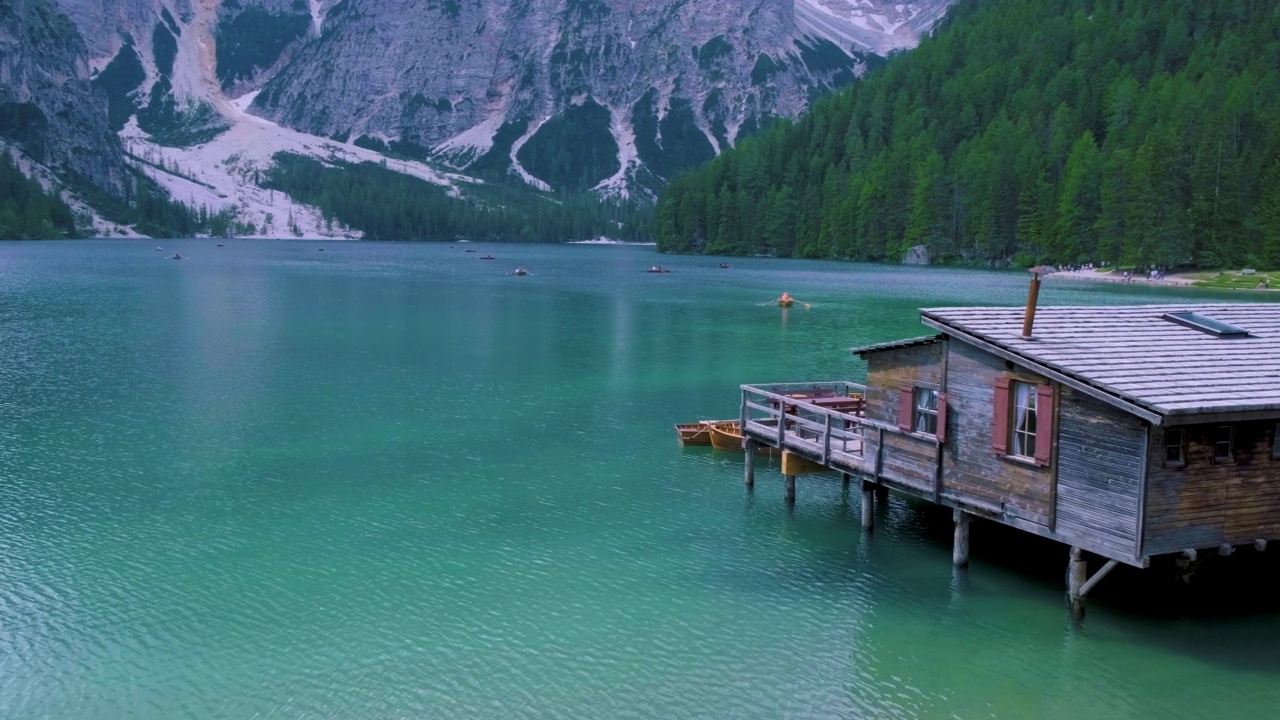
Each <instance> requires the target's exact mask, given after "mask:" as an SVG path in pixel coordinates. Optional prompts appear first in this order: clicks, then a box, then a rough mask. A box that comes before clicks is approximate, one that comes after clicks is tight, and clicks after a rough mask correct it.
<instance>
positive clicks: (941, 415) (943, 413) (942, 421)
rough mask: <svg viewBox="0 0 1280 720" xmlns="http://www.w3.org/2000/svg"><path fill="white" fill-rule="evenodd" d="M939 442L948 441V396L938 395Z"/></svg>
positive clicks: (944, 394) (942, 393) (941, 393)
mask: <svg viewBox="0 0 1280 720" xmlns="http://www.w3.org/2000/svg"><path fill="white" fill-rule="evenodd" d="M937 438H938V442H946V441H947V394H946V393H944V392H940V393H938V432H937Z"/></svg>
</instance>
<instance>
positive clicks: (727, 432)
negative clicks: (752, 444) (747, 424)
mask: <svg viewBox="0 0 1280 720" xmlns="http://www.w3.org/2000/svg"><path fill="white" fill-rule="evenodd" d="M707 429H708V430H710V431H711V447H713V448H715V449H717V450H725V451H727V452H742V426H741V425H739V424H738V421H737V420H726V421H725V422H717V423H707Z"/></svg>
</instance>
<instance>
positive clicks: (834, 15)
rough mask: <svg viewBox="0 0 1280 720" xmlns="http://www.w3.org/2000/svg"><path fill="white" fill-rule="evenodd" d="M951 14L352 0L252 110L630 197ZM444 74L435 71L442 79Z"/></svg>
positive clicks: (915, 7)
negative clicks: (629, 194)
mask: <svg viewBox="0 0 1280 720" xmlns="http://www.w3.org/2000/svg"><path fill="white" fill-rule="evenodd" d="M945 7H946V3H945V2H940V1H937V0H934V1H933V2H929V1H926V2H915V3H890V2H884V1H883V0H861V1H860V2H856V3H855V2H849V1H848V0H733V1H708V0H701V1H694V0H665V1H660V2H655V1H654V0H449V1H445V2H429V1H424V2H417V3H411V4H409V5H407V6H406V4H405V3H402V2H394V1H392V0H344V1H343V2H340V3H338V4H336V5H333V6H332V7H329V8H327V10H326V11H325V13H324V16H323V20H322V23H321V25H320V32H319V33H318V36H317V37H316V38H315V39H314V40H312V41H311V42H308V43H306V44H305V45H304V46H303V47H301V48H300V49H299V50H298V51H297V53H296V55H295V56H294V57H293V60H292V62H290V63H288V64H287V65H286V66H285V67H283V68H281V69H280V71H279V72H278V73H276V74H275V75H274V77H273V78H272V79H271V80H270V81H268V82H267V83H266V85H265V87H264V88H263V91H262V93H261V94H260V95H258V96H257V99H256V100H255V102H254V104H253V106H252V108H251V109H252V111H254V112H257V113H260V114H262V115H263V116H265V117H269V118H271V119H273V120H276V121H278V122H280V123H281V124H283V125H287V126H289V127H294V128H298V129H302V130H305V131H307V132H311V133H314V134H318V135H326V136H331V137H338V138H350V139H355V140H362V142H363V143H364V144H368V145H370V146H374V147H380V146H382V145H383V144H385V145H386V147H388V148H389V149H391V150H393V151H396V152H399V153H402V154H405V155H408V156H411V157H419V158H435V159H439V160H441V161H443V162H446V163H448V164H450V165H452V166H453V167H456V168H459V169H470V168H477V169H481V168H483V169H494V168H499V169H504V170H505V169H509V170H511V171H512V172H515V173H517V174H518V175H520V176H521V177H522V178H524V180H525V181H526V182H528V183H530V184H532V185H535V186H538V187H550V188H554V189H573V190H586V189H594V190H596V191H601V192H615V193H620V194H627V193H629V192H630V191H632V190H634V189H636V188H653V187H656V186H658V185H660V184H661V183H662V182H664V181H665V179H666V178H669V177H670V176H671V175H673V174H674V173H676V172H679V171H680V170H682V169H685V168H687V167H690V166H692V165H696V164H698V163H701V162H703V161H705V160H708V159H710V158H711V157H714V156H715V155H716V154H717V153H719V152H720V151H721V150H723V149H725V148H727V147H730V146H731V145H732V144H733V143H734V142H735V141H736V140H737V139H738V138H739V137H740V136H742V135H743V134H746V133H749V132H751V131H753V130H754V129H755V128H758V127H759V126H760V124H761V123H762V122H764V121H765V120H766V119H768V118H770V117H777V116H782V117H794V116H795V115H797V114H798V113H799V112H801V111H802V110H803V109H804V108H805V107H807V105H808V104H809V102H810V101H811V100H812V99H813V97H814V96H815V95H817V94H820V93H822V92H824V91H826V90H828V89H830V88H833V87H836V86H838V85H842V84H845V83H848V82H850V81H852V80H853V78H854V77H855V76H856V75H858V74H860V73H861V72H862V71H863V70H864V69H865V68H866V66H867V63H868V62H874V58H875V57H876V56H877V55H878V54H884V53H886V52H888V51H890V50H894V49H901V48H906V47H910V46H912V45H914V44H915V42H916V41H917V39H918V34H919V32H920V31H921V30H922V29H927V28H928V27H929V26H930V25H931V24H932V22H933V21H934V20H936V19H937V17H938V15H939V14H940V11H941V10H942V9H945ZM442 70H443V71H442Z"/></svg>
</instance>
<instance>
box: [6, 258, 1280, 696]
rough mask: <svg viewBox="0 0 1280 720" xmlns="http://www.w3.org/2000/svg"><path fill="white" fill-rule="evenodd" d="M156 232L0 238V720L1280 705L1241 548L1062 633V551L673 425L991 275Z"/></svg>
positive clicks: (980, 288) (1097, 288)
mask: <svg viewBox="0 0 1280 720" xmlns="http://www.w3.org/2000/svg"><path fill="white" fill-rule="evenodd" d="M162 244H163V245H164V248H165V252H163V253H159V252H156V251H155V250H154V246H155V242H154V241H150V242H128V241H97V242H65V243H39V244H36V243H29V244H19V243H0V717H4V718H35V717H53V718H123V717H138V718H249V717H273V718H274V717H288V718H317V717H338V718H409V717H413V718H418V717H423V718H425V717H433V718H434V717H439V718H783V717H786V718H811V717H812V718H863V717H866V718H915V717H921V718H950V717H959V718H1030V717H1036V718H1171V717H1206V718H1276V717H1280V603H1276V602H1272V601H1274V600H1275V594H1276V591H1275V590H1274V589H1270V590H1268V588H1274V587H1276V584H1275V578H1277V577H1280V575H1278V574H1276V570H1275V568H1274V567H1273V566H1257V567H1261V568H1262V570H1264V571H1266V572H1269V573H1270V576H1269V578H1267V579H1266V580H1264V581H1262V583H1261V584H1260V585H1259V584H1250V583H1251V582H1252V581H1251V580H1247V579H1246V580H1241V576H1242V575H1248V574H1249V573H1250V572H1251V570H1250V568H1254V567H1255V566H1256V563H1255V564H1251V562H1252V559H1251V558H1249V557H1244V556H1245V555H1246V553H1239V554H1237V556H1235V557H1232V558H1229V559H1217V560H1218V562H1217V569H1216V570H1215V569H1214V568H1206V570H1205V571H1204V573H1205V578H1204V579H1205V582H1202V583H1198V582H1197V581H1199V580H1201V579H1202V578H1201V577H1200V576H1197V577H1196V578H1193V583H1192V586H1191V587H1192V588H1193V589H1192V590H1188V591H1186V592H1177V591H1176V588H1175V589H1174V590H1170V589H1169V588H1170V587H1171V586H1169V585H1166V584H1161V583H1157V582H1156V581H1154V580H1152V579H1151V578H1153V577H1154V575H1152V574H1151V573H1155V572H1156V570H1155V569H1153V570H1149V571H1136V570H1125V571H1117V573H1115V574H1113V576H1112V577H1111V578H1108V579H1107V580H1106V581H1104V582H1103V583H1102V584H1101V585H1099V587H1098V591H1097V593H1098V594H1097V597H1096V598H1091V599H1090V607H1089V615H1088V617H1087V619H1086V620H1085V622H1084V623H1083V625H1080V626H1075V625H1073V624H1072V623H1070V622H1069V620H1068V618H1067V615H1066V612H1065V610H1064V606H1063V597H1062V595H1063V582H1062V578H1063V573H1064V572H1065V569H1066V559H1067V551H1066V548H1064V547H1061V546H1057V545H1054V544H1052V543H1040V542H1039V541H1034V540H1028V539H1027V538H1026V537H1025V536H1023V535H1019V534H1016V533H1013V534H1009V533H1007V532H1002V531H1001V530H1000V529H999V528H993V527H991V526H989V525H983V524H978V525H975V527H974V540H973V543H974V551H973V564H972V567H971V568H970V569H969V570H968V571H967V572H965V573H959V574H957V573H954V572H953V571H952V569H951V566H950V552H951V550H950V546H949V536H950V530H951V526H950V522H949V519H950V518H949V515H947V514H946V513H941V514H940V513H937V512H933V511H931V510H930V509H929V508H927V507H923V506H920V505H917V504H914V503H908V502H906V501H905V500H903V499H901V498H898V497H894V498H892V499H891V500H890V502H889V503H888V505H887V506H882V507H881V508H879V510H878V518H877V521H878V523H879V525H878V527H877V529H876V532H875V534H874V535H872V536H870V537H864V536H863V534H862V532H861V531H860V530H859V528H858V520H857V513H858V510H857V507H858V506H857V500H856V493H855V494H854V497H852V498H850V497H848V496H846V495H845V494H844V493H842V491H841V488H840V483H839V482H838V480H835V479H833V478H831V477H826V476H816V477H804V478H801V479H800V482H799V489H798V496H799V497H798V502H797V504H796V506H795V507H794V509H789V508H788V507H787V506H786V504H785V503H784V502H783V498H782V482H781V478H780V477H778V475H777V474H776V471H775V470H771V469H769V468H767V467H762V468H761V469H760V471H759V472H758V474H757V482H756V489H755V492H754V493H751V494H748V493H747V492H746V491H745V490H744V488H743V485H742V466H741V456H733V455H727V454H721V453H713V452H710V451H709V450H706V449H681V448H679V447H678V446H677V445H676V443H675V441H674V435H673V432H672V427H671V426H672V424H673V423H675V422H680V421H687V420H697V419H702V418H714V417H733V416H734V415H736V412H737V402H738V391H737V386H738V384H739V383H743V382H777V381H792V380H826V379H849V380H861V379H863V377H862V376H863V367H862V366H861V365H860V363H859V362H858V361H857V360H856V359H855V358H853V357H851V356H850V354H849V352H848V348H849V347H851V346H854V345H859V344H864V343H870V342H878V341H884V340H891V339H895V338H899V337H905V336H910V335H914V334H923V333H924V329H923V327H922V326H921V325H919V323H918V321H917V315H916V312H915V309H916V308H918V307H922V306H934V305H948V304H951V305H954V304H1020V303H1021V302H1022V300H1023V298H1024V297H1025V292H1026V279H1027V276H1026V275H1025V274H1022V273H992V272H977V271H971V270H948V269H912V268H902V267H885V266H868V265H849V264H840V263H821V262H802V261H775V260H747V259H730V260H729V262H730V263H731V264H732V268H731V269H730V270H720V269H717V268H715V267H714V265H715V263H716V262H717V260H714V259H708V258H701V257H665V256H658V255H656V254H655V253H654V252H653V251H652V250H651V249H647V248H631V247H584V246H548V247H530V246H499V245H479V244H475V245H470V246H469V247H471V248H475V249H478V250H479V251H480V253H483V252H492V253H494V254H495V255H497V258H498V259H497V260H494V261H482V260H479V259H478V255H479V254H480V253H464V252H463V247H468V246H463V245H457V246H454V247H449V246H448V245H444V244H371V243H309V242H237V241H228V242H227V244H226V247H222V248H218V247H216V246H215V244H214V243H213V242H209V241H166V242H162ZM320 247H323V248H324V251H323V252H321V251H320V250H319V248H320ZM174 251H176V252H180V253H181V254H182V255H183V257H184V258H185V259H184V260H182V261H171V260H163V259H162V258H163V257H164V256H166V255H169V254H171V253H172V252H174ZM654 264H663V265H666V266H668V267H670V268H672V270H673V272H671V273H670V274H665V275H648V274H645V273H644V272H642V270H643V268H645V267H647V266H649V265H654ZM516 266H525V267H527V268H529V269H530V271H531V273H532V274H531V275H529V276H528V277H513V276H511V275H509V274H508V273H509V272H510V271H511V270H512V269H513V268H515V267H516ZM784 290H785V291H787V292H790V293H791V294H792V295H794V296H796V297H797V298H798V299H800V300H801V301H804V302H809V303H812V307H811V308H810V309H808V310H804V309H801V308H799V307H797V308H792V309H791V310H789V311H785V312H784V311H781V310H780V309H779V308H777V307H776V306H772V305H770V304H768V302H767V301H768V300H770V299H771V298H774V297H776V296H777V295H779V294H780V293H781V292H782V291H784ZM1224 297H1225V298H1235V299H1248V300H1254V299H1258V296H1256V295H1253V294H1237V295H1221V294H1218V295H1210V294H1205V293H1202V292H1197V291H1191V290H1182V291H1173V290H1167V289H1152V288H1145V287H1127V286H1118V285H1109V284H1101V283H1084V282H1072V281H1066V280H1053V279H1050V280H1049V281H1047V282H1046V285H1045V289H1044V291H1043V293H1042V303H1044V304H1066V303H1087V304H1103V303H1140V302H1168V301H1178V300H1197V299H1200V300H1204V299H1214V300H1219V299H1222V298H1224ZM1208 564H1209V563H1207V565H1208ZM1214 572H1217V573H1218V575H1216V576H1215V575H1213V573H1214ZM1144 573H1145V574H1144ZM1215 578H1216V579H1215ZM1219 581H1221V584H1219ZM1242 587H1243V588H1252V591H1251V592H1247V593H1244V592H1239V591H1240V588H1242ZM1224 596H1225V597H1224ZM1242 597H1244V598H1245V599H1246V600H1248V601H1249V602H1247V603H1245V605H1246V606H1247V607H1241V602H1243V601H1242V600H1241V598H1242ZM1268 598H1269V599H1270V600H1268Z"/></svg>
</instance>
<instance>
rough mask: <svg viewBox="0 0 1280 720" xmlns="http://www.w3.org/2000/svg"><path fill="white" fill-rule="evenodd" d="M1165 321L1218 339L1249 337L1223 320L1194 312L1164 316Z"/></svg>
mask: <svg viewBox="0 0 1280 720" xmlns="http://www.w3.org/2000/svg"><path fill="white" fill-rule="evenodd" d="M1161 317H1163V318H1164V319H1165V320H1168V321H1169V322H1175V323H1178V324H1179V325H1182V326H1185V327H1189V328H1191V329H1193V330H1199V331H1200V332H1202V333H1208V334H1209V335H1213V336H1216V337H1223V338H1238V337H1249V331H1248V330H1242V329H1240V328H1238V327H1236V326H1235V325H1228V324H1227V323H1224V322H1222V321H1221V320H1214V319H1213V318H1211V317H1205V316H1204V315H1199V314H1197V313H1193V312H1171V313H1165V314H1164V315H1162V316H1161Z"/></svg>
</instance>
